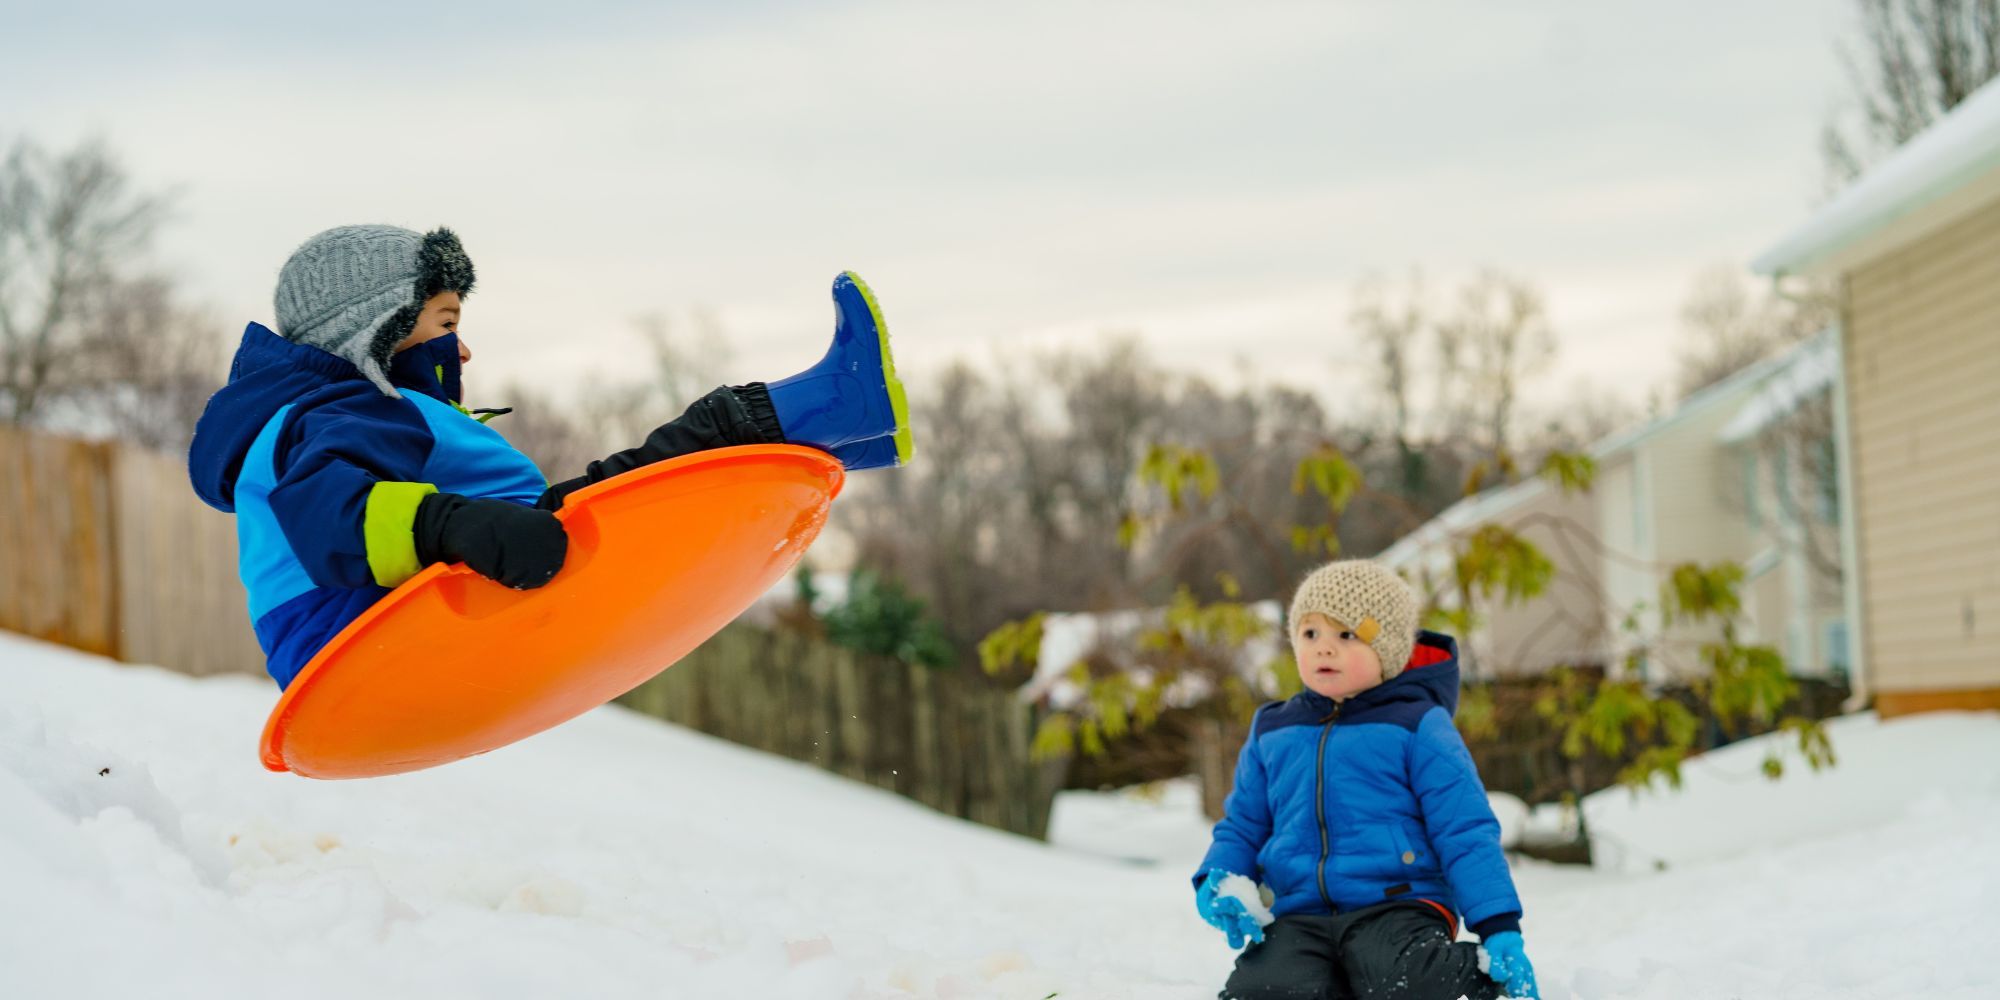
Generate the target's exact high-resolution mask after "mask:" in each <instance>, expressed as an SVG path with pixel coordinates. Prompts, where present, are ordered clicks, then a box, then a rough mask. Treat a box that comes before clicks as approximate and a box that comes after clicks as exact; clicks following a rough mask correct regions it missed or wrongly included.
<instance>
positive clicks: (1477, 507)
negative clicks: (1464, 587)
mask: <svg viewBox="0 0 2000 1000" xmlns="http://www.w3.org/2000/svg"><path fill="white" fill-rule="evenodd" d="M1549 489H1550V486H1549V483H1548V481H1547V480H1544V479H1541V478H1539V477H1537V478H1534V479H1525V480H1522V481H1521V482H1518V483H1515V484H1513V485H1511V486H1496V487H1494V488H1492V489H1490V490H1486V491H1484V492H1481V493H1475V494H1473V495H1472V496H1469V497H1466V498H1464V499H1462V500H1460V501H1458V502H1457V503H1454V504H1452V505H1451V506H1449V507H1446V508H1445V509H1444V510H1442V511H1440V512H1438V515H1437V516H1436V517H1433V518H1431V519H1430V520H1428V521H1425V522H1424V523H1423V524H1421V525H1419V526H1418V527H1417V529H1416V530H1415V531H1412V532H1410V533H1409V534H1407V535H1404V536H1403V537H1402V538H1399V539H1397V540H1396V544H1394V545H1391V546H1389V547H1388V548H1386V549H1383V550H1382V552H1381V553H1380V554H1379V555H1377V556H1375V561H1376V562H1379V563H1381V564H1383V565H1384V566H1387V567H1389V568H1390V569H1399V570H1400V569H1417V568H1420V567H1419V565H1418V560H1419V559H1422V558H1424V557H1425V553H1427V552H1429V553H1432V555H1430V556H1429V561H1431V562H1433V563H1436V562H1437V560H1439V559H1440V558H1441V557H1440V556H1439V555H1437V554H1436V552H1437V551H1438V550H1437V548H1436V546H1438V544H1439V543H1441V542H1445V541H1448V540H1449V539H1450V538H1451V537H1452V536H1453V535H1456V534H1458V533H1459V532H1461V531H1465V530H1467V529H1469V528H1473V527H1476V526H1478V525H1480V524H1483V523H1485V522H1487V521H1491V520H1493V519H1494V518H1496V517H1499V516H1501V515H1502V514H1505V513H1507V512H1508V511H1510V510H1513V509H1514V508H1516V507H1519V506H1520V505H1522V504H1524V503H1527V502H1528V501H1530V500H1533V499H1534V498H1536V497H1539V496H1541V495H1542V494H1543V493H1545V492H1547V491H1548V490H1549ZM1429 569H1431V571H1432V572H1441V571H1442V569H1443V567H1442V565H1432V566H1430V567H1429Z"/></svg>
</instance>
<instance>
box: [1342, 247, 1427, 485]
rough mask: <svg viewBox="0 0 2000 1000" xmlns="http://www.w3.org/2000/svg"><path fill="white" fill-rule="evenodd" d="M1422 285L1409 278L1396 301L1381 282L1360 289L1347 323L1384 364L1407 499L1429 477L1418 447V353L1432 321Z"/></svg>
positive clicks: (1400, 477)
mask: <svg viewBox="0 0 2000 1000" xmlns="http://www.w3.org/2000/svg"><path fill="white" fill-rule="evenodd" d="M1427 313H1428V310H1427V308H1426V306H1425V304H1424V289H1423V281H1422V279H1421V278H1420V277H1419V276H1417V275H1416V274H1414V273H1413V274H1412V275H1411V276H1410V284H1409V288H1408V290H1407V291H1406V292H1405V293H1404V294H1403V295H1402V296H1401V297H1400V298H1399V299H1398V300H1396V301H1393V302H1392V301H1391V296H1390V293H1389V292H1388V291H1387V289H1385V288H1384V287H1383V285H1382V283H1381V282H1380V281H1379V280H1369V281H1366V282H1363V283H1362V284H1361V285H1360V286H1358V287H1356V289H1355V292H1354V306H1353V308H1352V309H1350V310H1349V311H1348V315H1347V319H1348V323H1349V324H1351V325H1352V326H1353V327H1354V329H1355V330H1356V331H1357V332H1359V333H1360V335H1361V339H1362V342H1363V343H1364V344H1366V345H1368V346H1369V347H1370V348H1373V353H1374V357H1375V359H1376V361H1377V363H1378V364H1379V366H1380V367H1379V368H1378V369H1377V375H1378V377H1379V378H1380V379H1381V389H1382V395H1383V398H1384V400H1385V402H1386V403H1387V404H1388V406H1389V428H1390V429H1389V433H1390V438H1391V440H1393V441H1394V442H1395V446H1396V457H1397V463H1398V466H1399V471H1398V475H1397V477H1396V480H1395V482H1396V483H1397V484H1398V485H1397V488H1398V489H1399V490H1400V491H1401V492H1402V493H1403V494H1404V495H1406V496H1414V495H1416V494H1417V493H1420V492H1422V490H1423V486H1424V480H1425V479H1426V472H1425V469H1424V461H1423V452H1422V451H1421V450H1419V449H1418V448H1417V447H1416V445H1415V438H1416V427H1415V414H1414V412H1413V409H1414V405H1415V399H1414V396H1415V391H1416V385H1415V383H1416V377H1417V366H1418V365H1419V364H1420V359H1419V358H1418V356H1417V352H1418V351H1419V350H1421V349H1422V346H1423V333H1424V329H1425V324H1426V323H1427V322H1428V317H1427Z"/></svg>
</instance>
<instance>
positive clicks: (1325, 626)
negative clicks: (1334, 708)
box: [1292, 613, 1382, 701]
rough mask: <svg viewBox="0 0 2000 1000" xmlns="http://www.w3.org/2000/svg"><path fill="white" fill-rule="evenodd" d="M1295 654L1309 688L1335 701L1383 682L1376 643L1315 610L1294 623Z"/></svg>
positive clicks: (1380, 659)
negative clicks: (1374, 644)
mask: <svg viewBox="0 0 2000 1000" xmlns="http://www.w3.org/2000/svg"><path fill="white" fill-rule="evenodd" d="M1292 656H1293V658H1295V659H1297V660H1298V661H1299V679H1300V680H1302V681H1304V682H1305V685H1306V688H1307V689H1308V690H1311V691H1314V692H1317V693H1319V694H1322V695H1325V696H1326V697H1328V698H1332V699H1333V700H1335V701H1343V700H1345V699H1348V698H1351V697H1353V696H1355V695H1357V694H1360V693H1361V692H1363V691H1366V690H1368V689H1369V688H1372V687H1374V686H1375V685H1377V684H1380V683H1382V658H1381V657H1380V656H1378V655H1376V653H1375V647H1373V646H1370V645H1369V644H1367V643H1365V642H1362V641H1361V638H1360V637H1359V636H1357V635H1355V634H1354V633H1353V632H1350V631H1348V630H1347V628H1346V627H1345V626H1343V625H1341V624H1340V623H1339V622H1336V621H1334V620H1333V619H1331V618H1328V617H1327V616H1325V615H1322V614H1318V613H1313V614H1309V615H1306V616H1304V617H1303V618H1301V619H1300V620H1299V621H1297V622H1294V623H1293V624H1292Z"/></svg>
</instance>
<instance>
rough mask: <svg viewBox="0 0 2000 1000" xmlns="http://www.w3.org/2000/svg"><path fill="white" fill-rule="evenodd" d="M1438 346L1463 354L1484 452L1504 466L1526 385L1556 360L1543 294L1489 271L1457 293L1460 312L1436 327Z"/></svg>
mask: <svg viewBox="0 0 2000 1000" xmlns="http://www.w3.org/2000/svg"><path fill="white" fill-rule="evenodd" d="M1438 329H1439V331H1440V343H1445V342H1449V343H1450V344H1452V353H1453V355H1454V361H1456V357H1458V356H1459V355H1458V352H1464V353H1463V355H1462V356H1463V357H1464V360H1465V362H1466V363H1465V367H1464V369H1463V371H1464V374H1465V390H1466V397H1467V399H1468V401H1469V403H1470V405H1471V407H1472V412H1473V413H1474V414H1476V416H1477V419H1478V421H1479V430H1480V433H1481V434H1482V436H1483V437H1484V438H1485V441H1484V445H1485V450H1486V451H1487V453H1488V454H1489V455H1491V456H1492V457H1493V459H1494V461H1495V462H1496V463H1497V464H1498V465H1500V466H1502V467H1505V466H1506V465H1508V464H1509V462H1510V459H1509V456H1510V454H1511V450H1512V444H1513V440H1512V433H1513V420H1514V416H1515V410H1516V409H1517V408H1518V407H1519V405H1520V397H1521V389H1522V385H1523V383H1525V382H1526V381H1527V380H1528V379H1529V378H1532V377H1534V376H1535V375H1538V374H1540V373H1542V372H1543V371H1545V370H1546V369H1547V368H1548V366H1549V364H1550V362H1552V361H1554V360H1555V355H1556V340H1555V333H1554V331H1553V330H1552V329H1551V328H1550V327H1549V321H1548V311H1547V308H1546V306H1545V305H1544V303H1543V299H1542V293H1541V291H1540V290H1539V289H1537V288H1536V287H1535V286H1534V285H1532V284H1530V283H1529V282H1528V281H1526V280H1525V279H1521V278H1516V277H1512V276H1510V275H1507V274H1503V273H1501V272H1498V271H1490V270H1489V271H1485V272H1483V273H1481V274H1480V275H1479V276H1478V277H1476V278H1474V279H1473V280H1472V281H1470V282H1469V283H1467V284H1466V285H1465V286H1463V287H1462V288H1460V289H1459V296H1458V308H1457V309H1456V310H1455V311H1453V312H1452V313H1451V314H1450V315H1448V316H1447V317H1445V319H1444V320H1442V321H1441V322H1440V323H1439V324H1438Z"/></svg>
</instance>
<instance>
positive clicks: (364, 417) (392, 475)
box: [271, 389, 437, 587]
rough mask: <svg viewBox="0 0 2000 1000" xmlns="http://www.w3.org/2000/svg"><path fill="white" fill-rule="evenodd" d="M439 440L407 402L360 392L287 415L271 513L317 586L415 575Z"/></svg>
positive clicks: (383, 582)
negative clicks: (420, 517) (427, 478)
mask: <svg viewBox="0 0 2000 1000" xmlns="http://www.w3.org/2000/svg"><path fill="white" fill-rule="evenodd" d="M432 444H433V438H432V436H431V432H430V428H429V426H428V425H426V424H425V423H424V418H423V415H422V414H420V413H418V412H417V409H416V407H414V406H412V405H410V404H409V403H407V402H404V401H402V400H395V399H390V398H388V397H386V396H378V395H375V394H374V392H373V390H372V389H371V390H370V392H369V395H367V396H362V395H359V394H355V395H352V396H344V397H341V398H337V399H333V400H328V401H327V402H324V403H321V404H318V405H316V406H310V407H301V408H300V409H298V410H295V411H293V412H292V413H291V414H288V415H287V417H286V422H285V425H284V426H283V427H282V428H280V430H279V434H278V443H277V449H276V451H275V454H274V456H273V464H274V465H275V466H276V468H275V469H274V470H273V471H274V472H275V473H276V475H277V483H276V485H275V486H273V487H272V489H271V513H272V514H273V515H274V516H275V517H276V518H277V521H278V526H279V527H280V528H282V529H283V530H284V532H285V540H286V541H287V542H289V543H290V544H291V546H292V551H293V553H294V554H295V555H296V556H298V559H299V563H300V565H301V566H303V567H304V568H305V571H306V575H307V576H308V577H310V578H311V579H312V582H313V583H314V584H316V585H318V586H321V587H365V586H369V585H371V584H374V585H378V586H384V587H393V586H395V585H397V584H399V583H401V582H403V581H404V580H407V579H409V578H410V577H411V576H414V575H416V572H417V570H419V569H421V568H422V566H421V565H420V564H419V562H418V560H417V556H416V538H415V534H414V531H413V529H414V525H415V522H416V515H417V505H418V504H419V503H421V502H422V501H423V498H424V497H425V496H426V495H429V494H431V493H435V492H437V488H436V487H435V486H432V485H431V484H429V483H425V482H421V481H420V480H421V477H422V475H423V470H424V465H425V463H426V462H427V461H428V460H429V458H430V453H431V446H432Z"/></svg>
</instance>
